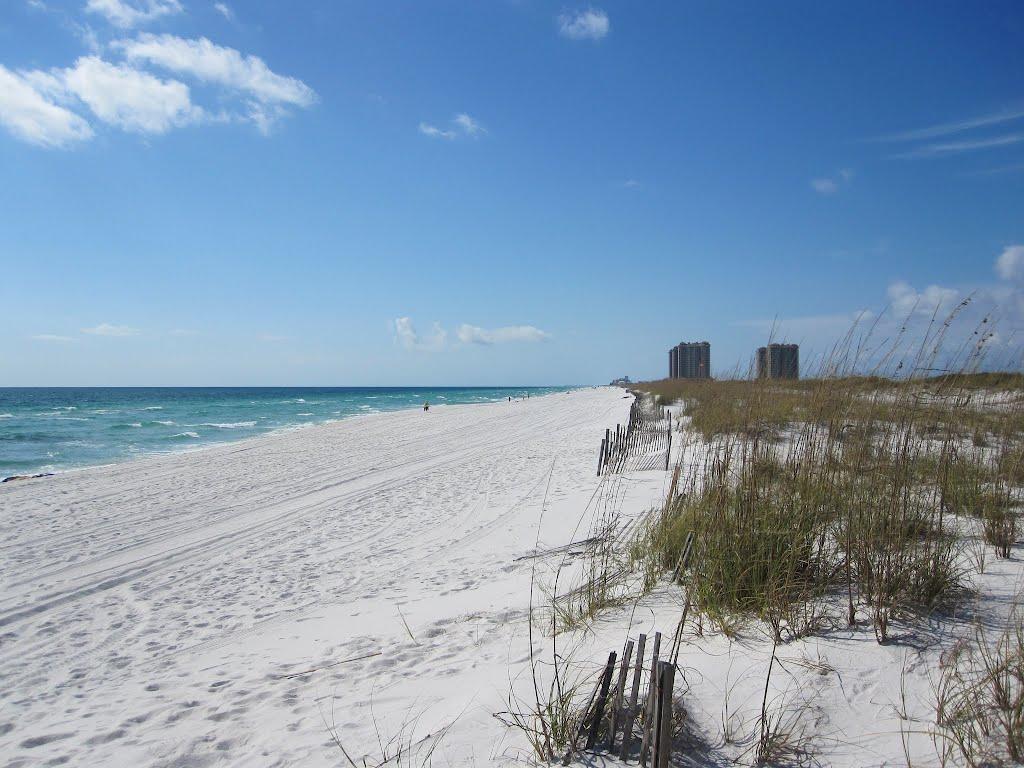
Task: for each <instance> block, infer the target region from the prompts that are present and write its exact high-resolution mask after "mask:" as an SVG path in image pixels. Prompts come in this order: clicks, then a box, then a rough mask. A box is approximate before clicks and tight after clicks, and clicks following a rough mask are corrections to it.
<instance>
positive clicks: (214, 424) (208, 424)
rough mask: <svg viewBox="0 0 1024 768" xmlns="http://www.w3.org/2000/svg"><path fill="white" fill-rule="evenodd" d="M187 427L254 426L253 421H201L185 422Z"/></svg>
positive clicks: (235, 427) (236, 427)
mask: <svg viewBox="0 0 1024 768" xmlns="http://www.w3.org/2000/svg"><path fill="white" fill-rule="evenodd" d="M185 426H188V427H216V428H217V429H238V428H239V427H255V426H256V422H255V421H231V422H223V423H217V422H209V421H206V422H203V423H202V424H186V425H185Z"/></svg>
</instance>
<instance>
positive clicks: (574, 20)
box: [558, 8, 611, 40]
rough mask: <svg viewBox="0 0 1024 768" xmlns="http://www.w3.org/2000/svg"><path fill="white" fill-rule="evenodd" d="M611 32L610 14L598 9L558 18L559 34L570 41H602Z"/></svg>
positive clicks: (563, 15)
mask: <svg viewBox="0 0 1024 768" xmlns="http://www.w3.org/2000/svg"><path fill="white" fill-rule="evenodd" d="M610 31H611V22H610V21H609V20H608V14H607V13H605V12H604V11H602V10H599V9H597V8H587V9H586V10H582V11H575V12H573V13H563V14H561V15H560V16H559V17H558V34H560V35H561V36H562V37H566V38H569V39H570V40H601V39H603V38H605V37H607V36H608V33H609V32H610Z"/></svg>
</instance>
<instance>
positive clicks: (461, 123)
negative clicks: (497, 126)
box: [452, 112, 487, 136]
mask: <svg viewBox="0 0 1024 768" xmlns="http://www.w3.org/2000/svg"><path fill="white" fill-rule="evenodd" d="M452 122H453V123H455V125H457V126H458V127H459V128H460V129H461V130H462V132H463V133H465V134H466V135H467V136H476V135H478V134H481V133H487V131H486V130H485V129H484V127H483V126H482V125H480V123H478V122H477V121H476V120H474V119H473V118H472V117H470V116H469V115H467V114H466V113H465V112H463V113H461V114H458V115H456V116H455V119H454V120H453V121H452Z"/></svg>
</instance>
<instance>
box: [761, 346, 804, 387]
mask: <svg viewBox="0 0 1024 768" xmlns="http://www.w3.org/2000/svg"><path fill="white" fill-rule="evenodd" d="M757 378H759V379H799V378H800V347H799V346H797V345H796V344H769V345H768V346H766V347H758V348H757Z"/></svg>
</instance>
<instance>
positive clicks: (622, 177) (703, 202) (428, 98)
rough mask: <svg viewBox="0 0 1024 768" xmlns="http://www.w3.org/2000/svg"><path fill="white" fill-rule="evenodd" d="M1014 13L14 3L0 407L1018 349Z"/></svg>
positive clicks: (1023, 284)
mask: <svg viewBox="0 0 1024 768" xmlns="http://www.w3.org/2000/svg"><path fill="white" fill-rule="evenodd" d="M1022 40H1024V4H1021V3H1020V2H1019V0H1010V1H1009V2H999V1H998V0H992V1H991V2H985V3H976V2H961V3H957V2H943V3H935V2H931V1H930V0H929V2H900V3H892V2H858V3H840V2H811V1H810V0H807V1H806V2H783V3H750V2H742V3H739V2H737V3H732V2H724V1H723V0H703V1H698V2H690V1H688V0H671V1H669V2H660V1H654V0H651V1H650V2H643V3H638V2H634V1H631V0H618V1H616V2H599V3H595V4H577V3H571V2H570V3H561V2H541V0H485V1H481V0H464V2H454V1H452V2H427V1H426V0H410V1H409V2H391V1H390V0H376V1H374V2H369V1H366V2H355V1H346V2H340V1H338V2H325V1H324V0H292V1H291V2H288V3H282V2H277V1H276V0H247V1H246V2H242V0H227V1H226V2H208V1H207V0H4V2H3V3H2V4H0V386H73V385H80V386H102V385H125V386H136V385H154V386H160V385H163V386H175V385H338V386H345V385H360V386H370V385H473V384H480V385H500V384H508V385H524V384H537V385H542V384H590V383H603V382H606V381H608V380H610V379H611V378H613V377H617V376H620V375H624V374H625V375H629V376H632V377H634V378H635V379H641V378H656V377H661V376H663V375H664V373H665V369H666V366H667V350H668V348H669V347H670V346H672V345H674V344H676V343H678V342H679V341H684V340H703V339H706V340H708V341H710V342H711V345H712V367H713V370H714V373H715V374H716V375H719V376H727V375H730V373H732V372H736V371H742V370H744V369H745V367H746V366H747V364H748V363H749V361H750V358H751V354H752V352H753V351H754V349H755V348H756V347H757V346H758V345H760V344H763V343H765V341H766V340H767V339H768V338H769V337H772V338H774V339H777V340H787V341H791V342H796V343H799V344H801V349H802V356H803V359H804V360H805V361H810V360H812V359H814V356H815V355H817V354H821V353H822V352H823V351H827V350H828V349H829V348H830V346H831V345H832V344H833V343H834V341H835V339H837V338H839V337H841V336H842V335H843V334H844V333H845V332H846V331H847V330H848V329H849V327H850V326H851V324H852V323H854V322H855V321H857V320H858V318H859V319H860V322H861V324H862V327H863V324H864V323H868V324H870V325H872V326H873V327H875V328H876V332H877V333H881V334H882V335H883V336H885V335H886V334H889V335H891V334H892V333H893V332H894V329H895V328H896V327H897V326H898V325H899V323H902V322H904V321H905V320H906V319H907V318H911V319H912V322H913V323H917V324H923V323H926V322H927V321H928V319H929V318H930V317H932V316H933V314H934V313H935V312H936V311H938V312H939V313H940V315H941V314H942V313H945V312H947V311H950V310H951V309H955V308H957V307H958V306H959V304H960V302H962V301H964V300H965V299H966V300H968V301H969V306H968V307H967V309H964V310H961V314H962V318H963V319H964V321H965V322H966V323H967V326H968V327H970V326H972V325H977V324H979V323H981V321H982V320H991V324H990V325H988V326H986V327H987V328H992V327H995V328H997V330H996V331H995V333H989V332H987V331H986V334H983V335H984V336H985V338H984V343H985V344H987V345H988V348H989V350H990V358H989V359H990V363H989V364H990V365H995V364H997V363H996V362H992V361H999V362H998V364H1000V365H1002V364H1004V362H1005V361H1014V360H1019V355H1017V350H1019V340H1020V338H1024V337H1018V334H1019V333H1020V331H1021V330H1024V45H1022Z"/></svg>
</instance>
